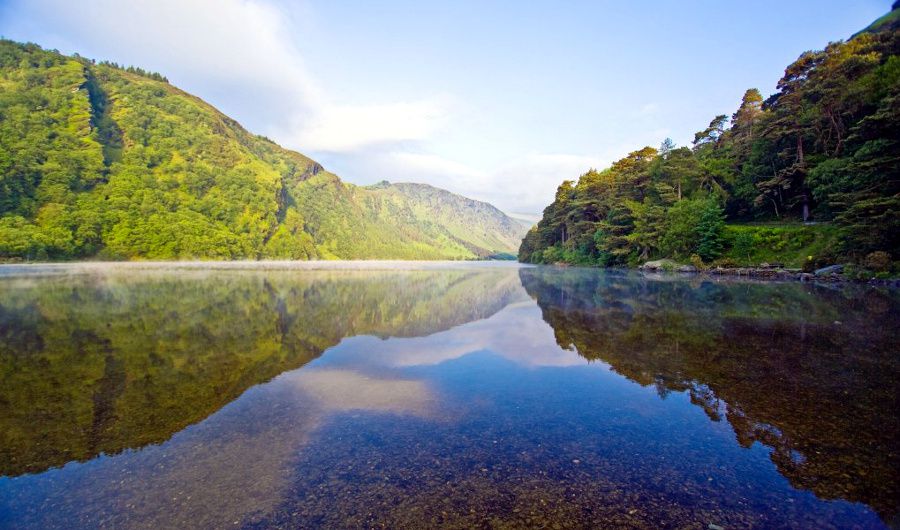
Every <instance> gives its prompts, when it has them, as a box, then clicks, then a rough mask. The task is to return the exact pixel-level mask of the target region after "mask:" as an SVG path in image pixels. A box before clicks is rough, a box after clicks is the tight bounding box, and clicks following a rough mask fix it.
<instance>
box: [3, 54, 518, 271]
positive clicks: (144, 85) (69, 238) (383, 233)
mask: <svg viewBox="0 0 900 530" xmlns="http://www.w3.org/2000/svg"><path fill="white" fill-rule="evenodd" d="M432 189H433V188H432ZM437 192H440V193H443V194H445V195H440V197H434V196H428V197H422V196H414V195H413V193H412V192H411V191H409V190H406V191H403V190H399V189H398V188H397V187H396V186H388V187H384V188H380V189H377V188H376V189H366V188H360V187H357V186H352V185H349V184H345V183H343V182H341V181H340V179H338V178H337V177H336V176H334V175H331V174H330V173H328V172H326V171H324V170H323V169H322V167H321V166H320V165H318V164H317V163H315V162H314V161H312V160H310V159H308V158H306V157H304V156H302V155H300V154H298V153H295V152H292V151H287V150H285V149H282V148H280V147H279V146H277V145H276V144H274V143H272V142H271V141H270V140H268V139H266V138H264V137H260V136H256V135H252V134H250V133H248V132H247V131H245V130H244V129H243V128H242V127H241V126H240V125H239V124H237V123H236V122H235V121H234V120H232V119H230V118H228V117H227V116H224V115H222V114H221V113H220V112H218V111H217V110H215V109H214V108H212V107H211V106H209V105H207V104H206V103H204V102H203V101H201V100H199V99H198V98H196V97H193V96H191V95H189V94H186V93H184V92H182V91H180V90H178V89H176V88H174V87H172V86H171V85H169V84H168V82H167V81H166V79H165V78H164V77H162V76H161V75H159V74H156V73H152V72H146V71H144V70H142V69H140V68H134V67H128V68H122V67H120V66H119V65H116V64H114V63H107V62H101V63H97V64H95V63H93V62H92V61H89V60H86V59H83V58H80V57H77V56H75V57H65V56H62V55H60V54H59V53H57V52H53V51H45V50H42V49H41V48H40V47H38V46H36V45H33V44H24V45H23V44H17V43H14V42H11V41H6V40H0V260H2V259H29V260H47V259H54V260H61V259H72V258H86V257H93V256H99V257H102V258H106V259H184V258H202V259H260V258H277V259H315V258H345V259H353V258H406V259H474V258H476V257H484V256H488V255H491V254H494V253H497V252H512V251H514V250H515V248H516V245H518V243H519V237H520V236H521V232H522V231H523V229H522V228H521V226H520V225H518V224H516V223H515V222H514V221H512V220H511V219H509V218H508V217H506V216H505V215H504V214H502V213H501V212H499V211H498V210H496V208H493V207H491V206H490V205H486V204H484V203H477V202H476V201H469V200H468V199H464V198H462V197H458V196H455V195H452V194H449V193H447V192H443V191H442V190H436V192H435V193H437ZM432 195H434V194H432ZM432 199H433V200H432ZM438 199H440V200H438ZM465 201H468V202H467V203H466V208H465V209H462V208H461V207H460V208H456V209H454V205H455V206H458V205H459V204H458V203H460V202H465ZM448 205H449V206H448ZM466 213H472V214H473V215H469V216H467V215H465V214H466Z"/></svg>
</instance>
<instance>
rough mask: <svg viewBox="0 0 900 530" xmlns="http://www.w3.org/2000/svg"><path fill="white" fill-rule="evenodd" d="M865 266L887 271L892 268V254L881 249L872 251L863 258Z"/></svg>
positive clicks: (878, 270) (877, 270)
mask: <svg viewBox="0 0 900 530" xmlns="http://www.w3.org/2000/svg"><path fill="white" fill-rule="evenodd" d="M863 266H865V267H866V268H867V269H871V270H873V271H875V272H887V271H889V270H890V268H891V255H890V254H888V253H887V252H884V251H881V250H878V251H875V252H872V253H870V254H868V255H867V256H866V258H865V259H864V260H863Z"/></svg>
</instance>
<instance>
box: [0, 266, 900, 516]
mask: <svg viewBox="0 0 900 530" xmlns="http://www.w3.org/2000/svg"><path fill="white" fill-rule="evenodd" d="M244 268H246V267H244ZM224 269H225V270H204V269H203V268H202V267H200V268H196V269H191V270H167V269H166V268H165V267H161V268H155V269H154V268H151V269H148V270H135V269H134V268H133V267H131V268H130V267H122V268H115V267H113V268H112V269H109V270H105V269H97V270H92V271H90V272H87V273H85V272H84V271H78V273H77V274H54V275H49V276H38V275H34V274H28V273H25V274H19V273H18V272H17V273H16V274H10V275H6V276H0V474H2V475H3V476H4V477H3V478H0V527H6V526H9V527H29V528H48V527H59V528H73V527H83V528H93V527H97V526H103V525H105V526H113V527H135V528H137V527H143V528H149V527H157V528H158V527H184V526H191V527H208V528H216V527H223V526H229V527H235V526H238V527H240V526H244V527H270V526H276V527H298V526H300V527H310V526H326V527H358V526H381V525H386V526H391V527H434V526H449V527H471V526H485V525H487V526H504V525H511V526H542V525H546V526H553V525H554V524H556V525H559V526H561V527H590V526H598V525H619V526H625V527H653V526H663V525H665V526H685V527H699V528H705V527H707V525H708V524H710V523H712V524H719V525H721V526H747V525H764V526H819V527H822V526H824V527H827V526H834V527H845V526H847V525H858V526H861V527H876V528H877V527H879V526H882V525H884V524H892V523H895V522H896V517H897V513H898V509H897V508H898V506H897V501H896V499H897V498H900V495H898V493H900V492H898V491H897V490H898V478H900V477H898V471H897V469H898V466H897V462H898V446H897V445H898V443H897V440H898V438H900V427H898V419H897V413H896V411H897V410H898V408H897V405H898V381H900V371H898V364H900V361H898V359H897V351H898V338H897V335H896V331H895V330H896V329H897V327H898V326H897V325H898V324H900V322H898V319H900V317H898V315H900V303H898V297H897V295H896V293H893V292H885V291H881V290H877V289H870V288H857V287H853V286H847V287H841V288H826V287H821V286H812V285H805V284H783V283H782V284H762V283H740V282H719V283H717V282H709V281H702V280H698V279H683V278H678V279H675V278H660V279H648V278H643V277H640V276H637V275H631V274H622V273H611V272H604V271H597V270H582V269H556V268H532V267H518V266H515V265H506V266H491V267H485V266H479V265H454V266H448V267H442V268H435V267H425V266H422V267H419V266H402V267H400V266H398V268H397V269H396V270H389V269H388V270H361V269H360V267H359V266H356V267H354V270H343V269H340V268H334V269H331V270H291V269H290V268H288V270H229V269H228V267H224ZM63 272H65V269H63ZM548 324H549V325H548ZM648 390H650V392H648ZM660 398H662V399H660ZM827 501H831V502H827ZM876 514H877V515H876Z"/></svg>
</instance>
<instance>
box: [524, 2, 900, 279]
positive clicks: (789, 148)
mask: <svg viewBox="0 0 900 530" xmlns="http://www.w3.org/2000/svg"><path fill="white" fill-rule="evenodd" d="M898 27H900V26H898V10H897V9H896V6H895V9H894V10H893V11H892V12H891V13H890V14H888V15H886V16H885V17H882V18H881V19H879V20H878V21H876V23H873V24H872V25H871V26H870V27H869V28H866V29H865V30H863V31H861V32H860V33H858V34H856V35H855V36H853V37H852V38H851V39H849V40H848V41H846V42H833V43H831V44H829V45H828V46H827V47H826V48H825V49H824V50H821V51H810V52H805V53H803V54H802V55H801V56H800V57H799V58H798V59H797V60H796V61H795V62H794V63H793V64H791V65H790V66H788V67H787V68H786V70H785V73H784V76H783V77H782V78H781V80H780V81H779V83H778V85H777V92H775V94H773V95H771V96H770V97H768V98H767V99H764V98H763V96H762V94H760V92H759V91H758V90H757V89H749V90H747V91H746V93H745V94H744V96H743V100H742V101H741V104H740V106H739V107H738V109H737V110H736V111H735V113H734V114H732V115H731V116H727V115H724V114H723V115H719V116H716V117H715V118H714V119H713V120H712V121H711V122H710V124H709V126H708V127H706V128H705V129H703V130H702V131H700V132H698V133H697V134H696V135H695V137H694V141H693V145H692V146H691V147H678V146H676V145H674V144H673V143H672V142H671V140H666V141H665V142H663V144H662V145H661V146H660V148H659V149H655V148H652V147H644V148H643V149H638V150H636V151H634V152H632V153H629V154H628V155H627V156H626V157H625V158H623V159H621V160H619V161H617V162H615V163H613V164H612V167H610V168H608V169H605V170H603V171H596V170H590V171H588V172H587V173H585V174H584V175H582V176H581V177H580V178H579V179H578V181H577V182H573V181H565V182H563V183H562V185H561V186H560V187H559V189H558V190H557V193H556V198H555V200H554V202H553V203H552V204H551V205H550V206H548V207H547V208H546V209H545V210H544V217H543V219H542V220H541V221H540V223H539V224H538V225H537V226H536V227H534V228H533V229H532V230H531V231H530V232H529V234H528V235H527V236H526V238H525V240H524V241H523V243H522V246H521V248H520V252H519V259H521V260H523V261H528V262H533V263H552V262H557V261H564V262H569V263H581V264H600V265H621V264H629V265H634V264H637V263H639V262H641V261H642V260H646V259H648V258H651V257H672V258H677V259H689V258H692V259H693V261H695V262H697V263H699V262H700V260H702V261H704V262H710V261H713V260H716V259H723V258H726V259H725V260H724V261H725V262H728V263H731V262H735V261H737V262H748V261H753V258H754V256H760V255H774V256H776V257H779V256H781V257H784V256H787V257H788V258H789V259H788V261H796V260H798V259H800V258H799V257H798V256H797V254H803V255H805V253H806V252H810V253H813V252H814V253H815V254H816V255H811V256H805V257H804V258H803V259H805V260H807V261H809V265H814V264H817V263H827V262H833V261H834V260H837V259H848V258H849V259H853V260H856V261H862V262H864V263H868V264H869V265H870V266H871V267H872V268H874V269H876V270H878V269H881V270H885V269H887V268H890V266H891V265H890V263H891V260H895V259H897V258H898V250H900V248H898V245H900V174H898V173H900V58H898V50H900V34H898ZM726 221H727V222H728V223H729V224H728V225H726ZM803 221H816V222H818V223H819V224H818V225H816V226H807V225H803V224H800V223H801V222H803ZM738 223H741V224H738ZM791 223H793V225H792V224H791ZM810 249H814V250H810ZM792 252H793V254H792ZM803 264H804V265H806V263H803Z"/></svg>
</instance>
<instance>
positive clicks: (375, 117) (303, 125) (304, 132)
mask: <svg viewBox="0 0 900 530" xmlns="http://www.w3.org/2000/svg"><path fill="white" fill-rule="evenodd" d="M450 106H451V103H450V98H449V97H448V96H437V97H432V98H428V99H422V100H418V101H408V102H399V103H386V104H381V105H336V104H333V103H325V104H323V105H321V106H319V107H318V108H316V112H315V113H314V115H313V117H312V118H311V119H309V120H302V121H301V122H300V123H295V124H294V126H293V129H292V131H291V132H289V133H286V134H283V135H280V136H281V137H284V138H287V141H288V142H289V143H291V144H293V145H296V146H299V147H301V148H302V149H306V150H311V151H332V152H342V151H353V150H356V149H360V148H363V147H366V146H370V145H377V144H381V143H391V142H402V141H409V140H413V141H415V140H422V139H424V138H427V137H429V136H431V135H432V134H433V133H434V132H435V131H436V130H437V129H438V128H440V127H441V125H443V124H444V123H445V122H446V119H447V116H448V115H449V112H450V111H449V107H450Z"/></svg>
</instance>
